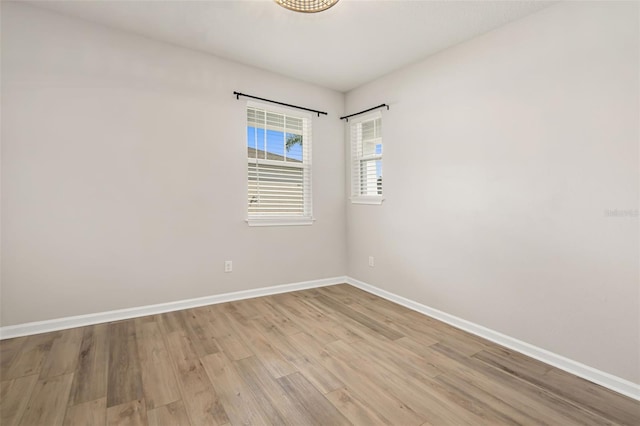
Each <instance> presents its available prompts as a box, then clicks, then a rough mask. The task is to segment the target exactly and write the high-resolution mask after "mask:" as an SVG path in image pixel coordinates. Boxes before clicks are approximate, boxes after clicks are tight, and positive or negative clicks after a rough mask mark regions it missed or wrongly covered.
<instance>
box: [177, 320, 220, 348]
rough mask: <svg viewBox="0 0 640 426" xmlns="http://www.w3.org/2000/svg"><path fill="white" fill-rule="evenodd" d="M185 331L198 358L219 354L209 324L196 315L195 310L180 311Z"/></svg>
mask: <svg viewBox="0 0 640 426" xmlns="http://www.w3.org/2000/svg"><path fill="white" fill-rule="evenodd" d="M180 315H182V317H183V320H184V321H183V323H184V324H185V325H186V331H187V332H188V333H189V335H190V336H191V339H192V341H193V342H194V347H195V349H196V352H197V354H198V356H200V357H203V356H207V355H210V354H215V353H218V352H220V346H219V345H218V342H217V341H216V338H215V337H214V336H213V334H212V333H211V331H210V330H209V328H210V327H211V324H209V321H208V320H207V319H206V318H204V316H203V315H198V311H197V310H195V309H187V310H185V311H180Z"/></svg>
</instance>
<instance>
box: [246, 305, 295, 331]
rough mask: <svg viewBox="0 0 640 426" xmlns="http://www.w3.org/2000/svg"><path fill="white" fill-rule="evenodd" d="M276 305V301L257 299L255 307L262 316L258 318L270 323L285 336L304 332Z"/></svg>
mask: <svg viewBox="0 0 640 426" xmlns="http://www.w3.org/2000/svg"><path fill="white" fill-rule="evenodd" d="M274 303H275V301H274V300H273V299H270V298H267V297H265V298H264V299H256V301H255V303H254V305H255V307H256V310H257V311H258V312H260V313H261V314H262V315H260V316H259V317H256V318H259V319H264V320H267V321H269V322H270V323H272V324H273V326H274V327H276V328H278V330H280V332H282V334H284V335H285V336H286V335H289V334H296V333H299V332H300V331H302V330H301V329H300V327H299V326H298V325H297V324H296V323H294V322H293V321H292V320H291V319H290V318H289V316H288V315H286V314H284V313H283V312H281V311H278V310H277V309H276V308H275V307H274ZM254 319H255V318H254Z"/></svg>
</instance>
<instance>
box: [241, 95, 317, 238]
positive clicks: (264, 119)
mask: <svg viewBox="0 0 640 426" xmlns="http://www.w3.org/2000/svg"><path fill="white" fill-rule="evenodd" d="M247 175H248V207H247V212H248V217H247V222H248V223H249V225H251V226H263V225H310V224H311V223H312V220H313V219H312V216H311V116H310V115H307V114H304V113H298V112H296V111H291V110H288V109H278V108H273V107H271V106H264V105H262V104H257V103H254V102H249V103H248V104H247Z"/></svg>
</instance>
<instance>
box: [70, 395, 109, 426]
mask: <svg viewBox="0 0 640 426" xmlns="http://www.w3.org/2000/svg"><path fill="white" fill-rule="evenodd" d="M63 424H64V426H104V425H106V424H107V398H106V397H104V398H100V399H96V400H95V401H88V402H83V403H81V404H78V405H73V406H70V407H67V414H66V415H65V417H64V423H63Z"/></svg>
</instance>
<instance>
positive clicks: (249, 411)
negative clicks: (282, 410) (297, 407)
mask: <svg viewBox="0 0 640 426" xmlns="http://www.w3.org/2000/svg"><path fill="white" fill-rule="evenodd" d="M202 364H203V365H204V369H205V370H206V372H207V375H208V376H209V378H210V379H211V382H212V383H213V385H214V388H215V389H216V392H217V393H218V395H219V396H220V399H221V402H222V406H223V407H224V409H225V412H226V413H227V415H228V416H229V420H230V422H231V424H239V425H240V424H242V425H246V424H260V425H271V424H282V423H283V422H284V420H283V419H282V417H281V416H280V414H279V413H278V411H277V410H276V409H275V408H274V407H273V406H272V405H271V404H269V403H266V401H265V400H258V399H257V398H256V397H255V396H254V394H253V393H252V392H251V388H250V387H249V386H248V385H247V384H246V383H245V381H244V380H243V379H242V378H241V377H240V375H239V374H238V372H237V370H236V368H235V366H234V365H233V364H232V362H231V361H230V360H229V359H228V358H227V357H226V355H224V354H223V353H217V354H211V355H208V356H206V357H204V358H202ZM259 396H260V397H262V395H259ZM261 399H262V398H261Z"/></svg>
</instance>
